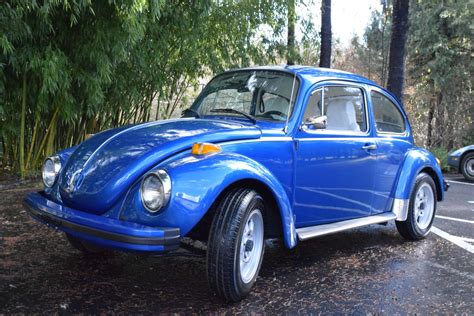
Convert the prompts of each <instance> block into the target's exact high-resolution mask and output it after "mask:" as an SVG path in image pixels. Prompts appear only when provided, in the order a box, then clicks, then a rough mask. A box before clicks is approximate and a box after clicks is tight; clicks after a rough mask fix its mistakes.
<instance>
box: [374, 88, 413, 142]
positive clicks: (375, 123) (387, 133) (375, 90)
mask: <svg viewBox="0 0 474 316" xmlns="http://www.w3.org/2000/svg"><path fill="white" fill-rule="evenodd" d="M372 92H375V93H378V94H380V95H382V96H383V97H385V98H386V99H388V100H389V101H390V103H392V104H393V106H394V107H395V108H396V109H397V111H398V113H400V115H401V116H402V118H403V123H404V124H403V125H404V128H405V131H404V132H403V133H396V132H383V131H378V130H377V122H374V127H375V133H376V134H377V135H381V136H384V135H385V136H405V137H406V136H408V129H407V126H408V118H407V116H406V113H405V112H404V111H402V110H400V108H399V106H398V104H397V103H398V102H395V101H396V100H394V99H393V98H392V97H390V96H389V95H387V94H386V93H384V92H383V90H380V89H374V88H371V89H370V90H369V94H370V102H371V103H372V112H373V113H374V103H373V100H372ZM374 118H375V113H374Z"/></svg>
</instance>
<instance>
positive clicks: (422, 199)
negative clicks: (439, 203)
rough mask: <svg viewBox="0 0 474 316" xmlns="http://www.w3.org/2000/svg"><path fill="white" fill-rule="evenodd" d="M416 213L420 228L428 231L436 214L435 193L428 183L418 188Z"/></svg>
mask: <svg viewBox="0 0 474 316" xmlns="http://www.w3.org/2000/svg"><path fill="white" fill-rule="evenodd" d="M414 212H415V221H416V223H417V226H418V228H420V229H426V228H427V227H428V226H429V225H430V223H431V220H432V218H433V214H434V193H433V189H432V188H431V186H430V185H429V184H428V183H423V184H422V185H421V186H420V187H419V188H418V192H417V193H416V197H415V205H414Z"/></svg>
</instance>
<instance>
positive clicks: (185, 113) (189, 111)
mask: <svg viewBox="0 0 474 316" xmlns="http://www.w3.org/2000/svg"><path fill="white" fill-rule="evenodd" d="M188 114H191V115H192V116H193V117H195V118H199V117H200V115H199V113H198V112H197V111H196V110H193V109H191V108H189V109H185V110H184V111H183V112H182V113H181V115H182V117H189V116H188Z"/></svg>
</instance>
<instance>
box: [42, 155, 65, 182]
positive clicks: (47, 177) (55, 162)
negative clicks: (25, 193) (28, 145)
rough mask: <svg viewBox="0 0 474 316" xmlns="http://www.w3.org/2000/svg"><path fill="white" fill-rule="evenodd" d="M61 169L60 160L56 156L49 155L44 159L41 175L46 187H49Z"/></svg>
mask: <svg viewBox="0 0 474 316" xmlns="http://www.w3.org/2000/svg"><path fill="white" fill-rule="evenodd" d="M59 170H61V160H60V159H59V157H58V156H52V157H49V158H48V159H46V160H45V161H44V164H43V170H42V176H43V183H44V185H45V186H46V187H48V188H51V187H52V186H53V184H54V181H56V177H57V176H58V174H59Z"/></svg>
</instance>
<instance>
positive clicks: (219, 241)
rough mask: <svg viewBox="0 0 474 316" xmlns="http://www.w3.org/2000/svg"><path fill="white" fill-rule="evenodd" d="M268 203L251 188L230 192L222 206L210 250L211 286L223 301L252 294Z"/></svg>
mask: <svg viewBox="0 0 474 316" xmlns="http://www.w3.org/2000/svg"><path fill="white" fill-rule="evenodd" d="M264 212H265V208H264V203H263V199H262V197H261V196H260V195H259V194H258V193H257V192H255V191H253V190H250V189H234V190H231V191H229V192H228V193H227V194H226V196H225V197H224V198H223V199H222V201H221V203H220V205H219V206H218V209H217V213H216V215H215V216H214V220H213V222H212V226H211V232H210V235H209V242H208V248H207V275H208V281H209V286H210V287H211V289H212V290H213V291H214V292H215V293H216V294H217V295H218V296H220V297H221V298H222V299H224V300H225V301H228V302H237V301H240V300H241V299H243V298H244V297H245V296H247V295H248V294H249V293H250V290H251V288H252V286H253V285H254V284H255V281H256V279H257V276H258V272H259V270H260V266H261V264H262V259H263V253H264V250H265V243H264V236H265V235H264V217H263V215H264Z"/></svg>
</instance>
